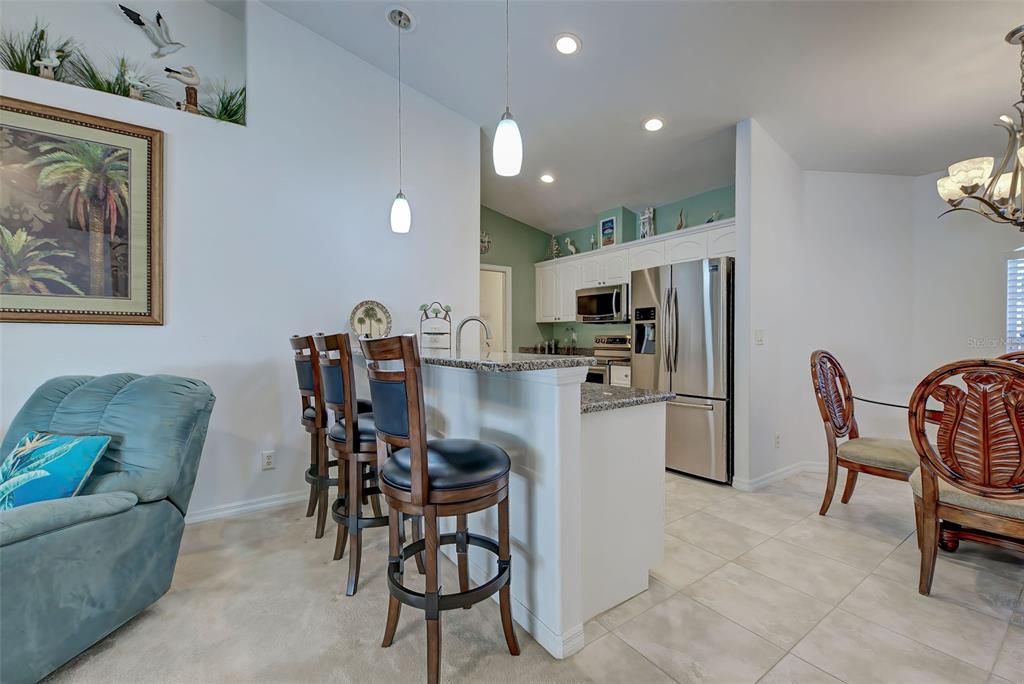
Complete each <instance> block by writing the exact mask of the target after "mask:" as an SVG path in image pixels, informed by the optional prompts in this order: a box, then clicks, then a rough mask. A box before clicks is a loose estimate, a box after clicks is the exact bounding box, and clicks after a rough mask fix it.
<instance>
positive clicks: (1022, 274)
mask: <svg viewBox="0 0 1024 684" xmlns="http://www.w3.org/2000/svg"><path fill="white" fill-rule="evenodd" d="M1022 349H1024V258H1021V259H1008V260H1007V261H1006V351H1008V352H1011V351H1020V350H1022Z"/></svg>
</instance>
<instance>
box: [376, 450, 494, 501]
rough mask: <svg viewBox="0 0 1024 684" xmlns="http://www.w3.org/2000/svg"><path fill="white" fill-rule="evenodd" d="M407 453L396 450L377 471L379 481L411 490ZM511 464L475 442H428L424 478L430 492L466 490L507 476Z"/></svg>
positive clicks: (408, 456)
mask: <svg viewBox="0 0 1024 684" xmlns="http://www.w3.org/2000/svg"><path fill="white" fill-rule="evenodd" d="M411 458H412V452H411V451H410V450H409V449H398V450H396V451H395V452H394V453H393V454H392V455H391V458H389V459H388V460H387V462H386V463H385V464H384V467H382V468H381V469H380V475H381V478H383V479H384V481H385V482H386V483H387V484H389V485H391V486H392V487H396V488H398V489H405V490H411V489H412V474H411V472H410V468H411V465H410V459H411ZM511 467H512V461H511V460H510V459H509V457H508V454H507V453H505V450H504V449H502V448H501V447H499V446H497V445H495V444H491V443H490V442H481V441H478V440H475V439H432V440H429V441H428V442H427V478H428V479H429V480H430V488H431V489H465V488H467V487H475V486H477V485H482V484H486V483H488V482H491V481H492V480H497V479H498V478H500V477H502V476H503V475H506V474H507V473H508V471H509V470H510V469H511Z"/></svg>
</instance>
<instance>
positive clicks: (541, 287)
mask: <svg viewBox="0 0 1024 684" xmlns="http://www.w3.org/2000/svg"><path fill="white" fill-rule="evenodd" d="M535 272H536V276H537V292H536V309H535V312H536V321H537V322H538V323H561V322H569V321H574V320H576V290H577V289H578V288H579V287H580V284H579V282H580V276H579V274H580V265H579V263H578V262H570V263H567V264H554V263H551V262H547V263H544V264H537V266H536V269H535Z"/></svg>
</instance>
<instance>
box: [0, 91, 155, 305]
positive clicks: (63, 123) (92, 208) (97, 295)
mask: <svg viewBox="0 0 1024 684" xmlns="http://www.w3.org/2000/svg"><path fill="white" fill-rule="evenodd" d="M162 193H163V133H162V132H160V131H157V130H153V129H151V128H143V127H142V126H135V125H132V124H126V123H121V122H118V121H111V120H110V119H102V118H99V117H96V116H91V115H88V114H81V113H78V112H71V111H68V110H65V109H57V108H56V107H48V106H45V105H39V104H34V103H31V102H25V101H22V100H15V99H12V98H7V97H0V321H27V322H43V323H125V324H141V325H161V324H162V323H163V281H162V276H163V270H162V262H163V252H162V241H161V237H162V232H161V231H162V224H161V216H162V211H163V195H162Z"/></svg>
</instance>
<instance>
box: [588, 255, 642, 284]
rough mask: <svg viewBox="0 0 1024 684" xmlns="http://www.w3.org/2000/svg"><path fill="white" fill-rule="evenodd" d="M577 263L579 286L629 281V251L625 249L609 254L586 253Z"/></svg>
mask: <svg viewBox="0 0 1024 684" xmlns="http://www.w3.org/2000/svg"><path fill="white" fill-rule="evenodd" d="M577 263H578V264H579V265H580V281H579V284H580V287H581V288H582V287H601V286H602V285H618V284H620V283H627V282H629V253H628V252H627V251H625V250H623V251H617V252H612V253H611V254H594V255H589V254H588V255H587V256H585V257H583V258H582V259H580V260H579V261H577Z"/></svg>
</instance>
